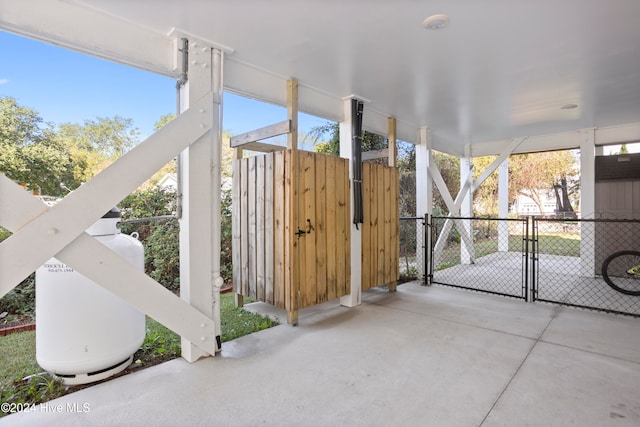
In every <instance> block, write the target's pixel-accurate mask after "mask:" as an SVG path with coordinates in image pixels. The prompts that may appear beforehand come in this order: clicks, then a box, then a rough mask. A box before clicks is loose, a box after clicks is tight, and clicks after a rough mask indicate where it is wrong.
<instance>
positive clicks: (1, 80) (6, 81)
mask: <svg viewBox="0 0 640 427" xmlns="http://www.w3.org/2000/svg"><path fill="white" fill-rule="evenodd" d="M7 83H9V79H0V85H6V84H7Z"/></svg>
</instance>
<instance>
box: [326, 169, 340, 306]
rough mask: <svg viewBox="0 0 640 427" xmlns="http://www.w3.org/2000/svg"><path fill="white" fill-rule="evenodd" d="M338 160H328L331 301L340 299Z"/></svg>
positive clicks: (327, 245) (329, 299)
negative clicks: (338, 272) (338, 278)
mask: <svg viewBox="0 0 640 427" xmlns="http://www.w3.org/2000/svg"><path fill="white" fill-rule="evenodd" d="M337 163H338V159H335V158H333V157H327V158H326V175H325V176H326V188H327V191H326V205H327V217H326V219H325V223H326V227H325V228H326V233H325V234H326V247H327V265H326V267H327V300H328V301H331V300H333V299H336V298H337V297H338V289H337V288H338V284H337V276H336V270H337V263H336V252H337V251H336V250H337V245H338V239H337V238H336V237H337V233H338V231H337V230H338V229H337V228H336V227H337V226H336V224H337V218H336V215H337V209H336V208H337V205H338V198H337V195H336V192H337V188H336V164H337Z"/></svg>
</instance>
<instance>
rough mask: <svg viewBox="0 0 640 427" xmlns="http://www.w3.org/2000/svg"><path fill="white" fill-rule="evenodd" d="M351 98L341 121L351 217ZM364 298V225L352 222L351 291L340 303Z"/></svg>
mask: <svg viewBox="0 0 640 427" xmlns="http://www.w3.org/2000/svg"><path fill="white" fill-rule="evenodd" d="M351 117H352V115H351V99H346V100H345V101H344V119H343V120H342V121H341V122H340V157H343V158H346V159H349V180H350V182H351V183H352V185H351V186H350V187H349V188H350V191H349V200H351V202H350V204H351V218H353V214H354V209H355V200H354V198H353V151H352V148H351V147H352V144H351V141H352V139H353V136H354V135H353V127H352V123H351V122H352V119H351ZM361 298H362V227H356V225H355V224H353V223H351V292H350V293H349V294H348V295H345V296H343V297H341V298H340V304H341V305H344V306H346V307H355V306H357V305H360V303H361Z"/></svg>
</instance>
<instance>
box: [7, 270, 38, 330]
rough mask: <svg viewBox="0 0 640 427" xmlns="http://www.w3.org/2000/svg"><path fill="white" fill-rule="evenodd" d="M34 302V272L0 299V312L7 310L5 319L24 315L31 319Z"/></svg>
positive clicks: (33, 311) (34, 306)
mask: <svg viewBox="0 0 640 427" xmlns="http://www.w3.org/2000/svg"><path fill="white" fill-rule="evenodd" d="M35 304H36V279H35V273H34V274H31V275H30V276H29V277H27V278H26V279H24V280H23V281H22V283H20V284H19V285H18V286H16V287H15V288H13V289H12V290H11V291H9V292H8V293H7V294H6V295H5V296H4V297H2V298H1V299H0V313H3V312H7V313H8V314H9V316H7V318H6V319H5V320H7V319H11V318H12V316H26V317H30V318H32V319H33V318H34V317H35V316H34V313H35V308H36V305H35Z"/></svg>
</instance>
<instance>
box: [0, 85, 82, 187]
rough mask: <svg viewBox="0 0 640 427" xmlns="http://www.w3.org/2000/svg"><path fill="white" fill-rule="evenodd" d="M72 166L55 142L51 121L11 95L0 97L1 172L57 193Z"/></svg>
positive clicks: (69, 159) (69, 174) (15, 179)
mask: <svg viewBox="0 0 640 427" xmlns="http://www.w3.org/2000/svg"><path fill="white" fill-rule="evenodd" d="M72 169H73V166H72V161H71V158H70V156H69V153H68V152H66V151H65V150H64V149H61V147H60V146H59V144H58V140H57V139H56V135H55V132H54V129H53V125H52V124H48V123H44V121H43V120H42V118H41V117H40V115H39V114H38V112H36V111H35V110H32V109H30V108H27V107H23V106H21V105H19V104H18V103H17V101H16V100H15V99H13V98H9V97H4V98H0V172H1V173H3V174H5V175H6V176H7V177H8V178H10V179H12V180H14V181H16V182H20V183H24V184H25V185H26V187H27V188H28V189H30V190H34V191H38V192H39V193H41V194H47V195H51V196H58V195H60V194H61V193H62V189H61V188H60V183H61V182H65V181H69V180H70V179H71V178H72V176H73V172H72Z"/></svg>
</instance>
